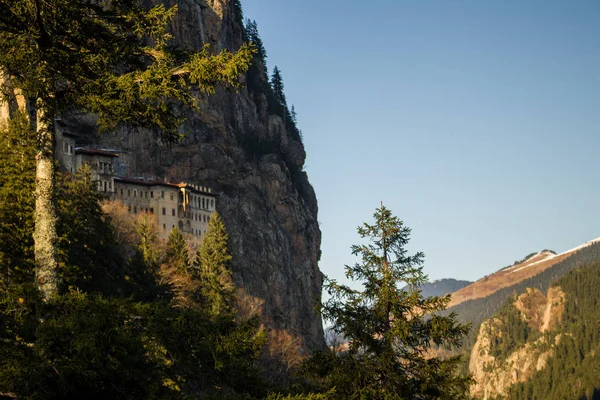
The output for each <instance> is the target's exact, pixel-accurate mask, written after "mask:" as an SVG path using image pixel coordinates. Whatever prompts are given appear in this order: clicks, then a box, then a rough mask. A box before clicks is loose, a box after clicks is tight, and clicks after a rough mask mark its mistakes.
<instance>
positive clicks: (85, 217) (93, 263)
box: [55, 166, 124, 293]
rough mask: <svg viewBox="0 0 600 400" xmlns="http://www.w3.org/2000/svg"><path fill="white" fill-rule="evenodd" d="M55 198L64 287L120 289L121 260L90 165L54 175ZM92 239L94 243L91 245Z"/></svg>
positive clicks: (99, 289) (109, 290)
mask: <svg viewBox="0 0 600 400" xmlns="http://www.w3.org/2000/svg"><path fill="white" fill-rule="evenodd" d="M56 192H57V193H56V194H55V198H56V199H57V200H56V205H57V213H58V216H59V218H58V223H57V233H58V236H59V240H58V257H59V276H60V278H61V280H62V283H63V288H67V289H74V288H78V289H80V290H84V291H86V292H91V291H101V292H104V293H110V292H112V291H115V290H122V289H123V285H122V282H123V279H124V276H123V272H122V266H121V265H122V263H123V260H121V259H120V257H119V255H118V252H117V251H116V248H117V247H118V244H117V243H116V242H115V240H114V236H115V235H114V231H113V228H112V225H111V224H110V221H108V220H107V219H106V218H105V216H104V214H103V213H102V209H101V207H100V203H99V202H100V200H101V199H102V197H101V195H100V194H99V193H98V192H97V190H96V182H94V181H93V180H92V178H91V168H90V167H89V166H84V167H82V168H81V169H80V170H79V171H77V172H76V173H75V174H74V175H71V174H68V173H67V174H64V175H62V174H60V175H58V177H57V185H56ZM91 243H94V245H90V244H91Z"/></svg>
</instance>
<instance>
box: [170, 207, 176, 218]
mask: <svg viewBox="0 0 600 400" xmlns="http://www.w3.org/2000/svg"><path fill="white" fill-rule="evenodd" d="M171 215H172V216H173V217H174V216H175V209H174V208H171Z"/></svg>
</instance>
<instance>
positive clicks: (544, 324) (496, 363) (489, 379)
mask: <svg viewBox="0 0 600 400" xmlns="http://www.w3.org/2000/svg"><path fill="white" fill-rule="evenodd" d="M564 304H565V294H564V292H563V291H562V290H561V289H560V288H559V287H551V288H550V289H549V290H548V294H547V296H544V294H543V293H541V292H540V291H539V290H537V289H527V291H526V292H525V293H524V294H522V295H520V296H519V297H518V298H517V299H516V300H515V302H514V305H515V308H516V309H517V310H518V312H519V316H520V318H521V320H522V321H524V322H525V323H526V324H527V325H528V326H529V327H530V328H532V329H533V330H535V331H536V332H546V331H551V330H552V328H554V327H555V326H556V324H557V323H558V322H559V321H560V320H561V318H562V313H563V311H564ZM507 323H508V321H505V320H503V319H501V318H491V319H489V320H487V321H484V322H483V323H482V324H481V327H480V329H479V335H478V337H477V342H476V343H475V345H474V346H473V350H472V351H471V358H470V361H469V371H470V372H471V374H472V375H473V378H474V379H475V381H476V383H475V384H474V385H472V386H471V396H473V397H475V398H482V399H484V400H485V399H489V398H495V397H496V396H498V395H502V394H505V393H506V391H507V389H508V387H509V386H511V385H513V384H515V383H518V382H525V381H526V380H527V379H528V378H529V377H531V376H532V375H533V374H534V373H535V372H536V371H539V370H541V369H543V368H544V367H545V366H546V363H547V360H548V359H549V358H550V357H551V356H552V354H553V353H554V347H555V346H556V345H557V344H558V343H559V342H560V339H561V337H560V335H556V334H555V335H553V334H552V333H549V334H547V335H543V336H539V337H537V339H535V340H530V341H525V343H523V344H521V345H518V346H516V347H515V348H512V349H511V350H510V351H509V353H508V354H507V355H505V356H504V357H499V356H498V355H497V354H496V353H495V352H494V345H495V342H497V339H498V338H500V339H502V335H503V334H504V333H503V332H505V331H506V330H504V329H502V325H503V324H507ZM505 339H506V338H505Z"/></svg>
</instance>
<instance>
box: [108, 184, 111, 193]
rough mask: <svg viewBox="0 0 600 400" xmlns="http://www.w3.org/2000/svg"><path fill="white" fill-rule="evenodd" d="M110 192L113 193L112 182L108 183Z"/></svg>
mask: <svg viewBox="0 0 600 400" xmlns="http://www.w3.org/2000/svg"><path fill="white" fill-rule="evenodd" d="M108 190H109V191H111V192H112V182H111V181H108Z"/></svg>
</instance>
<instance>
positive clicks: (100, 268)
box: [0, 114, 122, 290]
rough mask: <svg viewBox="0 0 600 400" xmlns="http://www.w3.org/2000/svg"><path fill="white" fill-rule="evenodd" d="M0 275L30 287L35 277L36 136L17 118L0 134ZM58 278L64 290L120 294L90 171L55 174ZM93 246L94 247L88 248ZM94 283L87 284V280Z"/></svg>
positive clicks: (111, 246)
mask: <svg viewBox="0 0 600 400" xmlns="http://www.w3.org/2000/svg"><path fill="white" fill-rule="evenodd" d="M0 142H2V145H1V146H0V180H1V182H0V211H1V214H0V215H1V216H2V217H1V218H0V265H2V271H1V272H0V276H1V277H2V279H5V280H6V281H7V283H8V282H12V283H25V282H31V281H32V280H33V276H34V256H33V239H32V235H33V229H34V207H35V199H34V196H33V189H34V186H35V133H34V132H33V130H32V129H31V126H30V124H29V121H28V120H27V118H26V116H25V115H23V114H19V115H18V116H17V117H16V118H14V119H13V120H11V121H9V125H8V127H7V128H6V129H3V130H2V131H1V132H0ZM55 189H56V190H55V191H56V193H55V197H56V198H57V199H58V201H57V212H58V216H59V218H58V225H57V230H58V234H59V241H58V255H59V267H60V270H59V275H60V277H61V279H62V288H63V290H64V289H66V288H68V287H71V288H80V289H83V290H91V288H92V286H93V287H95V288H96V289H100V288H102V290H109V288H110V290H119V289H120V288H121V287H122V286H120V283H119V284H116V285H115V283H117V282H121V278H122V274H121V272H120V267H119V263H120V262H121V260H119V257H118V255H117V253H116V252H115V251H114V249H115V248H116V243H115V242H114V240H113V237H114V235H113V230H112V227H111V225H110V222H109V221H107V220H106V219H105V217H104V215H103V214H102V212H101V209H100V205H99V203H98V201H99V200H100V198H101V197H100V196H99V195H98V193H97V191H96V188H95V185H94V182H92V180H91V178H90V171H89V170H88V169H85V168H84V169H82V170H81V171H79V172H78V173H77V174H76V175H75V176H70V175H59V176H58V179H57V186H56V188H55ZM90 243H94V245H93V246H92V245H90ZM92 280H93V281H94V283H93V284H91V283H90V282H91V281H92Z"/></svg>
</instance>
